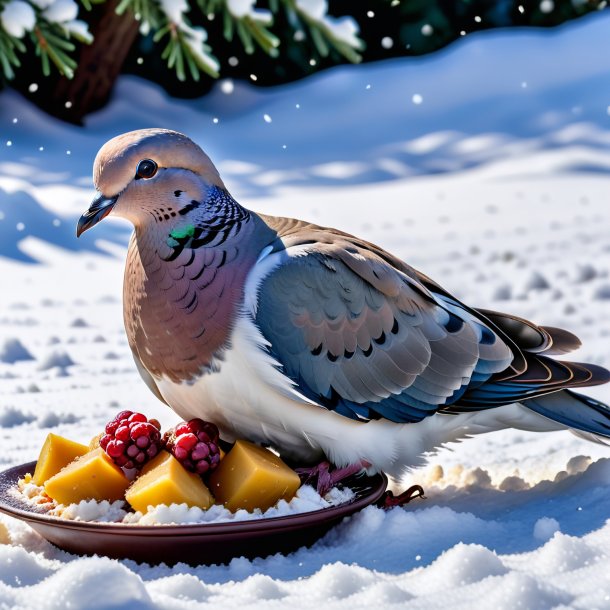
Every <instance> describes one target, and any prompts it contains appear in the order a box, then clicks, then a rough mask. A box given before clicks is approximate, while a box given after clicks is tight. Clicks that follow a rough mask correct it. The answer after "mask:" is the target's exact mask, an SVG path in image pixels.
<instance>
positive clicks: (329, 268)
mask: <svg viewBox="0 0 610 610" xmlns="http://www.w3.org/2000/svg"><path fill="white" fill-rule="evenodd" d="M266 221H267V222H274V223H275V226H274V227H273V228H274V229H275V230H276V231H277V234H278V240H277V241H276V243H275V244H274V246H273V250H272V251H270V252H268V253H266V254H267V258H268V259H269V260H272V259H273V257H275V260H276V263H274V264H272V265H269V263H268V261H267V262H265V261H261V262H260V263H258V264H260V265H261V266H262V265H263V264H266V265H267V269H270V270H268V271H266V275H264V277H263V279H262V280H261V281H260V283H259V286H258V293H257V304H256V308H255V312H254V318H255V321H256V323H257V325H258V326H259V328H260V330H261V332H262V334H263V335H264V337H265V338H266V339H267V340H268V342H269V348H268V349H269V351H270V352H271V353H272V355H273V356H274V357H275V358H276V360H277V361H278V362H279V363H280V364H281V365H282V368H283V371H284V373H285V374H286V375H287V376H288V377H290V378H291V379H292V381H293V382H294V383H295V384H296V385H297V387H298V389H299V390H300V391H301V392H302V393H303V394H304V395H305V396H307V397H309V398H310V399H312V400H315V401H316V402H318V403H319V404H321V405H323V406H325V407H327V408H329V409H334V410H336V411H337V412H339V413H341V414H343V415H347V416H349V417H353V418H360V419H371V418H377V417H384V418H387V419H389V420H392V421H396V422H412V421H420V420H421V419H423V418H424V417H426V416H428V415H431V414H433V413H434V412H436V411H437V410H438V409H439V407H442V406H443V405H448V404H452V403H453V402H455V401H456V400H457V399H458V398H459V397H460V396H461V395H462V394H463V393H464V392H465V391H466V389H467V388H468V387H469V385H470V384H472V383H473V382H474V383H477V384H478V383H483V382H484V381H485V380H487V379H488V378H489V377H490V376H491V375H493V374H494V373H498V372H500V371H504V370H505V369H506V368H507V367H508V366H509V365H510V363H511V362H512V361H513V359H514V356H513V351H512V350H511V347H509V344H508V343H507V342H506V341H504V340H503V338H502V337H501V336H500V334H499V333H498V332H496V331H495V330H494V328H493V327H492V325H491V324H489V323H488V322H487V321H486V320H485V318H484V317H483V316H478V315H477V313H476V312H474V311H473V310H468V309H467V308H465V307H464V306H462V305H461V303H459V301H457V300H456V299H453V298H452V297H450V296H448V295H447V294H441V293H435V292H434V291H433V290H430V289H429V288H427V287H426V286H424V284H423V283H422V282H421V281H420V280H419V278H418V276H417V273H416V272H415V271H414V270H413V269H411V268H410V267H408V266H407V265H406V264H404V263H402V262H401V261H398V260H397V259H395V258H394V257H392V256H391V255H389V254H388V253H386V252H385V251H383V250H382V249H381V248H378V247H377V246H374V245H372V244H368V243H367V242H364V241H361V240H358V239H357V238H354V237H352V236H350V235H347V234H345V233H340V232H338V231H333V230H330V229H324V228H321V227H316V226H315V225H307V224H305V223H299V222H298V221H292V220H290V219H273V220H271V219H270V218H269V217H267V218H266ZM254 272H255V273H256V269H255V270H254Z"/></svg>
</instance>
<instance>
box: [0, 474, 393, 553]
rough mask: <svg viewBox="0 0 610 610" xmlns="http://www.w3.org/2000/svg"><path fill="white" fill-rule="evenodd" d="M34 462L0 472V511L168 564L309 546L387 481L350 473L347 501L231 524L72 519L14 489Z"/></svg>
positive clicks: (87, 548) (43, 531)
mask: <svg viewBox="0 0 610 610" xmlns="http://www.w3.org/2000/svg"><path fill="white" fill-rule="evenodd" d="M35 467H36V462H30V463H28V464H22V465H21V466H15V467H14V468H9V469H8V470H5V471H4V472H1V473H0V512H3V513H6V514H7V515H10V516H11V517H15V518H16V519H21V520H22V521H25V522H26V523H27V524H28V525H29V526H30V527H31V528H32V529H34V530H35V531H36V532H38V533H39V534H40V535H41V536H43V537H44V538H46V539H47V540H48V541H49V542H51V543H52V544H54V545H55V546H58V547H59V548H60V549H63V550H65V551H69V552H70V553H77V554H79V555H94V554H97V555H106V556H107V557H113V558H116V559H133V560H135V561H139V562H146V563H166V564H174V563H177V562H185V563H190V564H194V565H199V564H213V563H226V562H228V561H230V560H231V559H232V558H234V557H241V556H244V557H249V558H253V557H266V556H267V555H272V554H274V553H278V552H281V553H288V552H290V551H294V550H296V549H297V548H299V547H301V546H309V545H311V544H313V543H314V542H315V541H316V540H318V538H320V537H321V536H323V535H324V534H325V533H326V532H328V530H330V529H331V528H332V527H333V525H336V524H337V523H339V522H340V521H341V520H342V519H343V518H344V517H347V516H349V515H352V514H354V513H355V512H357V511H359V510H361V509H363V508H364V507H366V506H368V505H369V504H374V503H375V502H377V501H378V500H379V499H380V498H381V496H382V495H383V493H384V492H385V489H386V486H387V482H388V481H387V478H386V477H385V475H383V474H377V475H373V476H358V477H351V478H349V479H346V481H345V485H346V486H347V487H349V488H350V489H352V490H353V491H354V493H355V495H354V497H353V498H352V499H351V500H350V501H349V502H344V503H343V504H338V505H336V506H331V507H329V508H323V509H321V510H316V511H311V512H307V513H299V514H297V515H287V516H283V517H269V518H266V519H264V518H261V519H256V520H253V521H237V522H229V523H197V524H186V525H131V524H122V523H87V522H83V521H70V520H68V519H61V518H58V517H52V516H49V515H48V514H46V513H44V512H37V511H36V508H35V507H33V506H31V505H30V504H28V503H27V502H26V501H25V500H22V499H21V498H20V497H19V496H18V495H16V494H13V493H11V492H10V490H12V489H14V488H15V486H16V484H17V481H18V480H19V479H21V478H23V477H24V475H25V474H26V473H28V472H34V468H35Z"/></svg>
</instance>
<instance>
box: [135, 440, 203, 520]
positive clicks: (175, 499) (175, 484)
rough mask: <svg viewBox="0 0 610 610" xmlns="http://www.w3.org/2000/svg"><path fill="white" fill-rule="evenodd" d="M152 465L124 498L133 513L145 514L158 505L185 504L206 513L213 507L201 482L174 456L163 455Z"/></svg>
mask: <svg viewBox="0 0 610 610" xmlns="http://www.w3.org/2000/svg"><path fill="white" fill-rule="evenodd" d="M153 462H156V464H155V466H154V467H153V468H149V469H148V470H147V472H146V473H145V474H143V475H142V476H140V477H139V478H137V479H136V480H135V481H134V482H133V483H132V485H131V487H130V488H129V489H128V490H127V493H126V494H125V499H126V500H127V502H129V504H131V506H132V507H133V508H134V510H139V511H140V512H142V513H145V512H146V511H147V510H148V507H149V506H157V505H158V504H166V505H167V506H169V505H170V504H188V506H198V507H199V508H202V509H204V510H206V509H208V508H210V506H212V504H214V498H213V497H212V494H211V493H210V492H209V490H208V488H207V487H206V486H205V484H204V483H203V481H202V480H201V478H200V477H199V476H198V475H196V474H194V473H192V472H188V470H186V469H185V468H184V467H183V466H182V464H180V462H179V461H178V460H177V459H176V458H175V457H174V456H173V455H171V454H169V453H167V452H166V451H163V452H161V453H160V454H159V456H157V457H155V459H154V460H153Z"/></svg>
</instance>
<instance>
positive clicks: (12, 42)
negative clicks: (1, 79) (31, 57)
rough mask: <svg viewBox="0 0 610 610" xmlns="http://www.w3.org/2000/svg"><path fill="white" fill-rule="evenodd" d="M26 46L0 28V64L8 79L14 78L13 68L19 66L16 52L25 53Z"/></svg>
mask: <svg viewBox="0 0 610 610" xmlns="http://www.w3.org/2000/svg"><path fill="white" fill-rule="evenodd" d="M25 50H26V47H25V45H24V44H23V42H21V40H19V38H15V37H13V36H10V35H9V34H7V33H6V32H5V31H4V30H2V29H0V66H2V72H3V74H4V76H5V78H7V79H8V80H11V79H13V78H15V71H14V68H19V67H21V62H20V61H19V57H18V56H17V53H25Z"/></svg>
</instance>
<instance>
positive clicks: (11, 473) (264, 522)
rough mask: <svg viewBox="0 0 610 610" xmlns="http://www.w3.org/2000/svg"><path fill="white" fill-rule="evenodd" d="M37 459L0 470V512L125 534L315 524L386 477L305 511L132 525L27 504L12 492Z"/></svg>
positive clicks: (373, 492)
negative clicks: (336, 501)
mask: <svg viewBox="0 0 610 610" xmlns="http://www.w3.org/2000/svg"><path fill="white" fill-rule="evenodd" d="M35 467H36V462H29V463H27V464H21V465H20V466H14V467H13V468H9V469H7V470H5V471H3V472H0V512H3V513H6V514H7V515H10V516H11V517H15V518H17V519H21V520H25V521H32V522H38V523H42V524H46V525H49V526H55V527H60V528H66V529H74V530H87V531H93V530H98V531H100V532H104V531H106V532H107V531H110V530H112V531H117V532H118V531H120V532H121V534H124V535H130V534H131V535H142V534H150V535H153V536H164V535H171V536H176V535H177V534H179V535H185V536H189V535H192V534H205V533H208V534H211V535H212V534H215V535H218V534H229V533H235V534H237V533H243V532H249V531H257V530H260V529H267V528H273V529H281V528H282V527H286V528H293V527H294V526H295V525H297V524H298V525H307V524H315V523H320V522H325V521H330V520H334V519H339V518H341V517H342V516H344V515H345V516H347V515H349V514H352V513H355V512H356V511H358V510H360V509H362V508H365V507H366V506H369V505H370V504H374V503H375V502H377V500H379V499H380V498H381V496H382V495H383V493H384V492H385V490H386V487H387V483H388V480H387V478H386V476H385V475H384V474H382V473H380V474H375V475H372V476H367V475H362V476H355V477H351V478H350V479H347V480H346V482H345V484H346V486H347V487H349V488H350V489H352V490H353V491H354V493H355V496H354V497H353V498H352V499H351V500H350V501H349V502H344V503H343V504H338V505H336V506H331V507H329V508H322V509H319V510H315V511H310V512H306V513H298V514H295V515H285V516H281V517H267V518H261V519H252V520H250V521H229V522H225V523H186V524H178V525H135V524H129V523H99V522H88V521H72V520H69V519H61V518H60V517H53V516H51V515H48V514H46V513H43V512H37V511H36V509H35V508H34V507H33V506H31V505H30V504H28V503H27V502H26V501H25V500H22V499H20V498H19V496H18V495H16V494H13V493H11V490H13V489H15V487H16V485H17V482H18V481H19V479H21V478H23V477H24V476H25V474H26V473H28V472H34V468H35Z"/></svg>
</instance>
